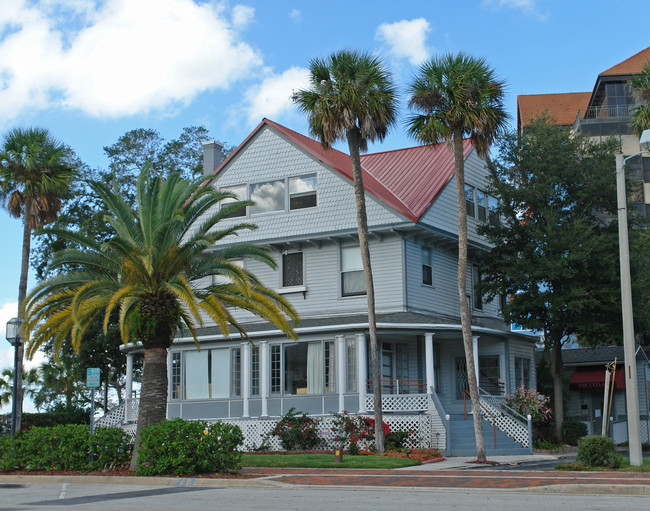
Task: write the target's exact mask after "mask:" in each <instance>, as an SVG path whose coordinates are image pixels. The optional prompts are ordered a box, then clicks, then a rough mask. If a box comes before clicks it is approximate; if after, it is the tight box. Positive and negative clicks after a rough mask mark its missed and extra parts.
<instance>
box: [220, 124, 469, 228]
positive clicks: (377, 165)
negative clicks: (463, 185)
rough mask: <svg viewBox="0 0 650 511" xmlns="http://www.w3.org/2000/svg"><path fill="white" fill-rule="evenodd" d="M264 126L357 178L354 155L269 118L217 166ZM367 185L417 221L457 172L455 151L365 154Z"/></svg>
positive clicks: (438, 148) (414, 149) (415, 149)
mask: <svg viewBox="0 0 650 511" xmlns="http://www.w3.org/2000/svg"><path fill="white" fill-rule="evenodd" d="M264 126H268V127H270V128H272V129H273V130H275V131H277V132H278V133H280V134H281V135H283V136H284V137H286V138H287V139H288V140H290V141H291V142H293V143H295V144H296V145H298V146H299V147H301V148H302V149H304V150H305V151H307V152H308V153H310V154H311V155H312V156H314V157H315V158H317V159H318V160H320V161H321V162H323V163H324V164H325V165H327V166H328V167H330V168H332V169H333V170H335V171H336V172H339V173H340V174H342V175H343V176H345V177H346V178H348V179H349V180H351V181H353V177H352V164H351V163H350V157H349V156H348V155H347V154H345V153H343V152H341V151H338V150H337V149H332V148H330V149H324V148H323V146H321V144H320V142H317V141H316V140H313V139H311V138H309V137H306V136H304V135H301V134H300V133H297V132H295V131H293V130H290V129H289V128H287V127H285V126H282V125H281V124H278V123H275V122H273V121H271V120H269V119H263V120H262V122H261V123H260V124H259V125H258V126H257V127H256V128H255V129H254V130H253V131H252V132H251V134H250V135H248V137H246V140H244V141H243V142H242V143H241V144H240V145H239V146H238V147H237V149H235V150H234V151H233V152H232V153H231V154H230V156H228V158H227V159H226V160H225V161H224V162H223V163H222V164H221V165H220V166H219V168H218V169H216V170H215V171H214V173H213V175H216V174H218V173H219V172H220V171H221V169H223V168H224V166H225V165H226V164H227V163H228V162H229V161H230V160H231V159H232V158H233V157H234V156H235V155H236V154H237V153H238V152H239V151H240V150H241V149H242V148H243V147H244V146H245V145H246V143H247V142H248V141H249V140H250V139H251V138H252V137H253V136H254V135H255V134H256V133H257V132H258V131H259V130H261V129H262V128H263V127H264ZM472 147H473V146H472V143H471V141H470V140H464V141H463V155H464V157H465V158H467V156H468V154H469V153H470V151H471V150H472ZM361 166H362V172H363V185H364V188H365V190H366V192H368V193H370V194H371V195H373V196H374V197H376V198H377V199H379V200H380V201H381V202H383V203H385V204H386V205H388V206H390V207H391V208H393V209H394V210H395V211H397V212H398V213H400V214H402V215H404V216H405V217H407V218H408V219H410V220H412V221H414V222H417V221H418V220H419V219H420V217H421V216H422V215H423V214H424V213H425V211H426V210H427V208H428V207H429V206H430V205H431V203H432V202H433V201H434V200H435V198H436V197H437V196H438V194H439V193H440V192H441V191H442V189H443V188H444V186H445V185H446V184H447V183H448V182H449V179H450V178H451V176H453V173H454V155H453V152H452V151H450V150H449V149H448V148H447V146H446V145H445V144H438V145H436V146H419V147H412V148H409V149H399V150H396V151H386V152H381V153H374V154H363V155H361Z"/></svg>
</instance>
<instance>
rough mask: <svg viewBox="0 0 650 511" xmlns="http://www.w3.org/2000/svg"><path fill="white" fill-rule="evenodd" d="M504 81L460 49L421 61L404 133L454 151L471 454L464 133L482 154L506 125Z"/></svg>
mask: <svg viewBox="0 0 650 511" xmlns="http://www.w3.org/2000/svg"><path fill="white" fill-rule="evenodd" d="M503 96H504V82H502V81H501V80H499V79H498V78H497V77H496V76H495V73H494V71H493V70H492V69H491V68H490V67H489V66H488V64H487V63H486V62H485V60H484V59H482V58H475V57H471V56H469V55H466V54H464V53H458V54H457V55H453V54H447V55H444V56H442V57H439V58H433V59H431V60H430V61H429V62H426V63H424V64H423V65H422V67H420V70H419V73H418V75H417V76H416V77H415V79H414V81H413V83H412V84H411V86H410V101H409V106H410V107H411V108H412V109H413V110H414V112H415V114H414V115H412V116H411V117H410V118H409V119H408V131H409V134H410V135H412V136H413V137H415V138H416V139H417V140H419V141H420V142H422V143H424V144H439V143H441V142H446V143H447V144H448V146H449V147H450V148H453V151H454V168H455V174H456V196H457V198H458V298H459V300H460V318H461V327H462V332H463V345H464V347H465V361H466V365H467V378H468V382H469V391H470V397H471V400H472V409H473V410H474V412H475V413H474V434H475V436H476V451H477V452H476V454H477V457H478V459H485V445H484V442H483V427H482V425H481V414H480V413H479V412H480V408H479V406H480V405H479V395H478V384H477V379H476V368H475V367H474V353H473V351H474V350H473V346H472V325H471V316H470V310H469V303H468V302H467V209H466V206H465V160H464V157H463V137H465V136H467V137H469V138H470V139H471V140H472V143H473V145H474V147H475V149H476V152H477V153H478V154H479V156H481V157H487V155H488V151H489V148H490V145H491V144H492V143H493V142H494V141H495V140H496V138H497V137H498V136H499V135H500V134H501V133H502V132H503V130H504V129H505V128H506V121H507V118H508V116H507V114H506V112H505V110H504V108H503Z"/></svg>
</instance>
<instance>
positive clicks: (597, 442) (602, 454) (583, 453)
mask: <svg viewBox="0 0 650 511" xmlns="http://www.w3.org/2000/svg"><path fill="white" fill-rule="evenodd" d="M577 459H578V462H580V463H582V464H584V465H587V466H589V467H611V468H618V467H620V466H621V462H622V461H623V456H621V455H620V454H618V453H617V452H616V448H615V446H614V441H613V440H612V439H611V438H608V437H606V436H602V435H591V436H585V437H582V438H581V439H580V440H579V441H578V458H577Z"/></svg>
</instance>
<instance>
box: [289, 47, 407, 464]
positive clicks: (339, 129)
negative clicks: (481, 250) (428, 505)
mask: <svg viewBox="0 0 650 511" xmlns="http://www.w3.org/2000/svg"><path fill="white" fill-rule="evenodd" d="M309 72H310V77H309V82H310V86H309V88H308V89H305V90H299V91H298V92H297V93H295V94H294V96H293V101H294V102H295V103H296V104H297V105H298V108H299V109H300V110H301V111H302V112H304V113H305V114H306V115H307V118H308V120H309V131H310V133H311V134H312V135H313V136H314V137H315V138H317V139H318V140H319V141H320V143H321V145H322V146H323V147H324V148H326V149H327V148H329V147H331V146H332V144H334V143H335V142H336V141H338V140H347V142H348V148H349V151H350V161H351V164H352V172H353V178H354V195H355V199H356V207H357V230H358V235H359V248H360V250H361V260H362V263H363V270H364V276H365V280H366V293H367V299H368V327H369V331H370V352H371V359H372V379H373V386H372V388H373V395H374V413H375V446H376V449H377V452H380V453H381V452H383V450H384V433H383V429H382V409H381V382H380V380H381V374H380V369H379V349H378V342H377V325H376V318H375V291H374V286H373V280H372V268H371V266H370V250H369V248H368V219H367V215H366V203H365V192H364V188H363V176H362V173H361V159H360V156H359V154H360V152H361V151H367V150H368V141H371V142H374V141H375V140H379V141H381V140H383V139H384V138H385V137H386V134H387V133H388V129H389V128H390V127H391V125H393V124H394V123H395V118H396V108H397V94H396V91H395V87H394V86H393V84H392V83H391V76H390V73H389V72H388V71H387V70H386V68H385V66H384V64H383V62H382V61H381V60H380V59H378V58H376V57H373V56H371V55H369V54H367V53H358V52H355V51H340V52H337V53H333V54H332V55H330V56H329V57H328V58H326V59H312V60H311V61H310V63H309ZM361 384H365V383H364V382H361Z"/></svg>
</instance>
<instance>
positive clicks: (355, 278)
mask: <svg viewBox="0 0 650 511" xmlns="http://www.w3.org/2000/svg"><path fill="white" fill-rule="evenodd" d="M365 294H366V280H365V277H364V274H363V263H362V262H361V250H360V249H359V245H355V246H352V247H341V295H343V296H357V295H365Z"/></svg>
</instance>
